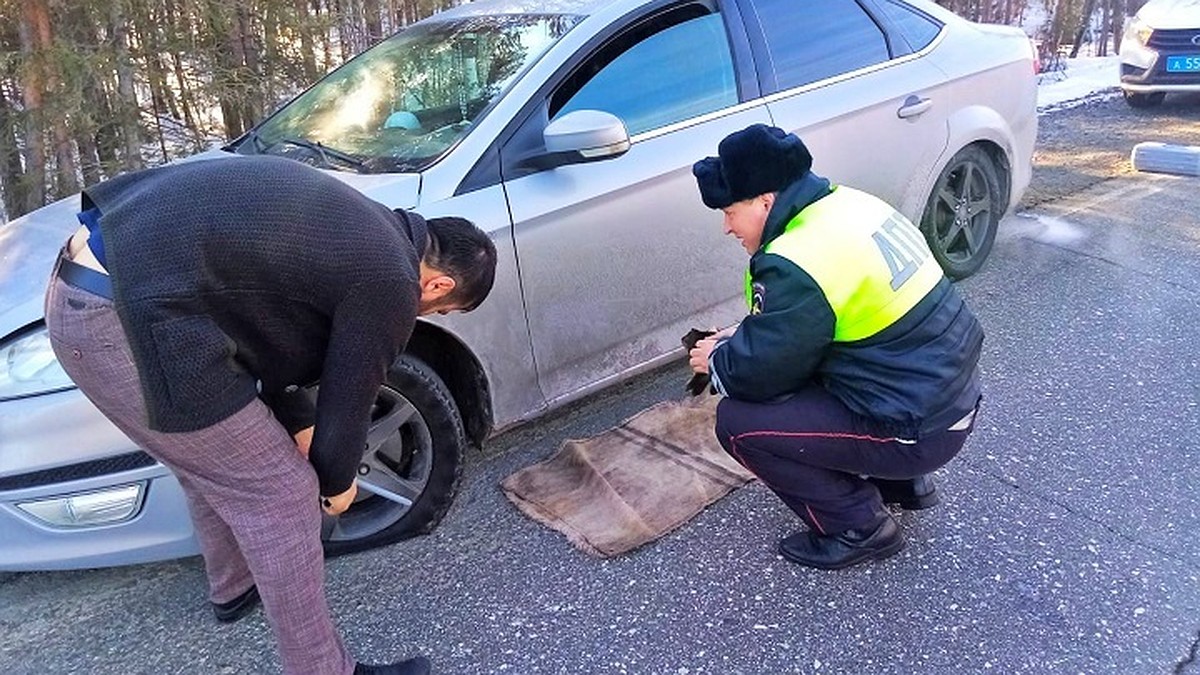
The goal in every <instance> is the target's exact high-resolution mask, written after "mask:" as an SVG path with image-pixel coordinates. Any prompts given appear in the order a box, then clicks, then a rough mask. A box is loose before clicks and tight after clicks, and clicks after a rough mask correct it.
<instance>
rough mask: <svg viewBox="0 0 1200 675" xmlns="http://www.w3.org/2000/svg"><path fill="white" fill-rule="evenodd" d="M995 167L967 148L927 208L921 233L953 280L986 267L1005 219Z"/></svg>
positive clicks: (946, 171)
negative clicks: (984, 263) (1001, 223)
mask: <svg viewBox="0 0 1200 675" xmlns="http://www.w3.org/2000/svg"><path fill="white" fill-rule="evenodd" d="M1001 185H1002V183H1001V181H1000V174H999V170H998V169H997V168H996V163H995V162H994V161H992V158H991V157H990V156H989V155H988V154H987V152H985V151H984V150H983V149H982V148H980V147H978V146H974V145H971V146H967V147H965V148H963V149H962V150H960V151H959V152H958V154H956V155H954V157H953V158H951V159H950V163H949V164H947V165H946V168H945V169H944V170H943V171H942V174H941V175H940V176H939V177H938V179H937V182H936V183H935V184H934V187H933V193H932V194H931V195H930V196H929V201H928V202H927V203H926V205H925V214H924V216H923V217H922V218H921V231H922V232H923V233H924V234H925V240H926V241H927V242H928V243H929V248H930V250H931V251H933V257H934V258H935V259H936V260H937V261H938V264H940V265H941V266H942V270H944V271H945V273H946V276H948V277H950V278H951V279H963V278H965V277H969V276H971V275H972V274H974V273H975V272H977V271H979V268H980V267H981V266H982V265H983V261H984V260H986V259H987V257H988V254H989V253H991V251H992V244H993V242H995V240H996V229H997V227H998V226H999V224H1000V217H1001V216H1002V215H1003V214H1004V211H1005V208H1004V202H1003V199H1004V196H1003V192H1002V189H1001Z"/></svg>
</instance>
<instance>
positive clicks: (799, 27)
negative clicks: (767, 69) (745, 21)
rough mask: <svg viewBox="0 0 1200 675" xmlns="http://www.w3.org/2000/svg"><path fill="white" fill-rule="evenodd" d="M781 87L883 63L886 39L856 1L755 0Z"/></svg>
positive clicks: (776, 80)
mask: <svg viewBox="0 0 1200 675" xmlns="http://www.w3.org/2000/svg"><path fill="white" fill-rule="evenodd" d="M754 6H755V10H756V12H757V14H758V20H759V24H760V25H761V26H762V32H763V37H764V39H765V40H766V46H767V52H768V54H769V55H770V57H771V65H772V67H773V69H774V80H775V83H776V88H777V89H778V90H784V89H791V88H793V87H799V86H803V85H806V84H809V83H811V82H817V81H818V80H824V79H826V78H830V77H835V76H837V75H841V74H842V73H848V72H850V71H852V70H858V69H859V68H864V67H866V66H870V65H874V64H876V63H882V62H884V61H887V60H888V58H889V55H888V47H887V41H886V40H885V39H884V37H883V31H881V30H880V29H879V26H877V25H876V24H875V21H874V20H873V19H872V18H871V17H870V16H868V15H867V13H866V12H865V11H863V9H862V7H860V6H859V5H858V3H857V2H855V1H854V0H823V1H822V2H821V3H820V9H808V10H806V9H804V8H805V7H807V4H806V3H797V2H795V0H755V2H754Z"/></svg>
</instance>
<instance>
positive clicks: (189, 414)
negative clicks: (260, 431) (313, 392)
mask: <svg viewBox="0 0 1200 675" xmlns="http://www.w3.org/2000/svg"><path fill="white" fill-rule="evenodd" d="M93 207H94V208H97V209H99V212H100V214H101V215H100V229H101V231H102V234H103V245H104V257H105V264H106V266H107V268H108V271H109V274H110V276H111V277H112V285H113V295H114V304H115V307H116V310H117V313H118V315H119V316H120V318H121V322H122V324H123V325H124V327H125V331H126V333H127V335H128V338H129V341H130V346H131V347H132V350H133V354H134V358H135V360H136V362H137V366H138V372H139V374H140V377H141V381H142V389H143V391H144V393H145V398H146V406H147V408H148V412H149V420H148V423H149V426H150V428H152V429H156V430H159V431H165V432H182V431H193V430H197V429H202V428H205V427H208V426H211V425H213V424H215V423H217V422H219V421H221V420H223V419H225V418H226V417H228V416H230V415H232V414H233V413H235V412H237V411H238V410H240V409H241V408H243V407H244V406H245V405H247V404H248V403H249V402H250V401H251V400H253V399H254V397H255V396H260V395H261V398H262V399H263V400H264V401H265V402H266V403H267V404H268V405H269V406H270V407H271V408H272V410H273V411H274V412H275V414H276V417H277V418H279V420H280V422H281V423H282V424H283V425H284V426H285V427H286V428H287V429H288V431H289V432H292V433H294V432H295V431H297V430H299V429H301V428H303V427H306V426H309V425H312V424H313V423H314V422H315V424H316V430H315V432H316V433H315V437H314V439H313V443H312V446H311V449H310V455H309V457H310V460H311V462H312V464H313V466H314V468H315V469H316V473H317V477H318V480H319V482H320V489H321V494H325V495H335V494H339V493H341V492H343V491H345V490H346V489H348V488H349V487H350V483H351V482H352V480H353V478H354V474H355V468H356V467H357V465H358V463H359V461H360V460H361V457H362V452H363V448H364V444H365V442H366V435H367V428H368V426H369V414H370V412H369V411H370V408H371V405H372V404H373V402H374V400H375V397H376V395H377V393H378V390H379V386H380V384H381V383H382V381H383V379H384V376H385V373H386V370H387V368H388V367H389V365H390V364H391V363H392V361H393V360H394V359H395V358H396V356H397V354H398V353H399V351H400V349H401V348H402V347H403V346H404V344H405V343H406V342H407V341H408V338H409V336H410V335H411V333H412V330H413V327H414V324H415V321H416V315H417V311H418V307H419V298H420V290H419V263H420V259H421V255H422V254H423V252H424V250H425V246H426V236H427V234H426V229H425V223H424V220H422V219H421V218H420V217H419V216H417V215H415V214H404V213H397V212H393V211H392V210H390V209H388V208H387V207H385V206H383V205H382V204H379V203H377V202H374V201H372V200H371V199H368V198H367V197H365V196H363V195H362V194H361V193H359V192H357V191H355V190H354V189H353V188H351V187H349V186H348V185H346V184H345V183H343V182H341V181H339V180H337V179H336V178H334V177H332V176H329V175H327V174H324V173H322V172H321V171H318V170H316V169H313V168H311V167H308V166H305V165H303V164H300V163H298V162H295V161H292V160H288V159H283V158H277V157H246V158H231V159H223V160H212V161H194V162H185V163H182V164H176V165H170V166H165V167H161V168H158V169H152V170H148V171H142V172H138V173H132V174H128V175H125V176H120V177H118V178H115V179H113V180H110V181H106V182H104V183H100V184H98V185H95V186H92V187H89V188H87V189H86V190H85V191H84V194H83V208H84V210H85V211H87V210H89V209H92V208H93ZM318 379H319V380H320V392H319V398H318V401H317V405H316V408H315V411H314V410H313V408H312V405H311V403H309V402H308V401H307V399H305V398H304V396H303V392H302V391H297V387H303V386H304V385H308V384H311V383H313V382H315V381H316V380H318ZM260 389H261V393H260ZM214 451H218V449H214Z"/></svg>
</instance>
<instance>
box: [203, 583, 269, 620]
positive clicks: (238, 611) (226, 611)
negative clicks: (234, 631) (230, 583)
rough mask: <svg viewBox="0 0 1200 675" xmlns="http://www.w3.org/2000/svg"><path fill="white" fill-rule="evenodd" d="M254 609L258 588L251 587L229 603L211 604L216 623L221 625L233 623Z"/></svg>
mask: <svg viewBox="0 0 1200 675" xmlns="http://www.w3.org/2000/svg"><path fill="white" fill-rule="evenodd" d="M255 607H258V586H251V587H250V590H248V591H246V592H245V593H242V594H241V595H239V596H237V597H236V598H234V599H232V600H230V601H229V602H214V603H212V608H213V614H216V615H217V621H220V622H221V623H233V622H234V621H237V620H238V619H240V618H242V617H243V616H246V615H247V614H249V613H250V611H251V610H253V609H254V608H255Z"/></svg>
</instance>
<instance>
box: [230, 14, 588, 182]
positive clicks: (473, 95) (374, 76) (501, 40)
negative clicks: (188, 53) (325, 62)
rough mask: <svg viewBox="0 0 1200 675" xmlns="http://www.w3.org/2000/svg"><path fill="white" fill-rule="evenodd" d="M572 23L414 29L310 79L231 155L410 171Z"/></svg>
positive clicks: (496, 19) (460, 23)
mask: <svg viewBox="0 0 1200 675" xmlns="http://www.w3.org/2000/svg"><path fill="white" fill-rule="evenodd" d="M579 18H580V17H576V16H570V15H562V14H544V15H535V14H516V15H499V16H479V17H469V18H463V19H457V20H451V21H443V22H430V23H421V24H417V25H415V26H413V27H411V28H409V29H407V30H404V31H402V32H400V33H397V34H396V35H394V36H392V37H391V38H389V39H387V40H385V41H383V42H381V43H379V44H378V45H376V46H375V47H372V48H371V49H369V50H367V51H366V52H364V53H362V54H361V55H359V56H358V57H357V58H355V59H353V60H352V61H350V62H348V63H346V64H345V65H343V66H342V67H340V68H338V69H337V70H335V71H333V72H332V73H330V74H329V75H327V76H326V77H325V78H323V79H322V80H321V81H319V82H317V84H315V85H313V87H312V88H310V89H309V90H308V91H305V92H304V93H303V94H301V95H300V96H298V97H297V98H296V99H294V100H293V101H291V102H290V103H288V104H287V105H286V106H284V107H283V108H281V109H280V110H279V111H278V112H276V113H275V114H274V115H272V116H271V117H270V118H268V119H267V120H265V121H264V122H263V123H261V124H260V125H258V127H256V128H255V129H253V130H251V132H250V133H248V134H247V135H246V136H245V137H244V138H243V139H242V140H241V141H240V142H239V143H238V145H237V146H236V151H237V152H239V153H242V154H258V153H267V154H278V155H286V156H289V157H293V158H295V159H300V160H302V161H305V162H308V163H311V164H316V165H318V166H322V167H325V168H333V169H340V170H346V171H359V172H362V173H378V172H393V171H420V170H422V169H423V168H425V167H427V166H428V165H430V164H432V163H433V162H434V161H436V160H437V159H438V158H439V157H441V156H442V154H444V153H445V152H446V151H447V150H449V149H450V148H451V147H453V146H454V144H455V143H457V142H458V140H459V139H460V138H462V137H463V136H464V135H466V133H467V132H468V131H469V130H470V129H471V127H472V125H473V124H474V123H475V122H476V121H478V119H479V118H480V117H481V116H482V115H483V114H484V113H485V112H486V110H487V109H488V108H489V107H490V105H491V104H492V102H493V101H495V100H496V99H498V98H499V96H500V94H501V93H502V92H503V91H504V90H505V89H506V87H507V86H508V85H509V84H510V83H511V82H513V81H515V80H516V78H517V76H519V75H520V74H521V72H522V71H524V70H525V68H526V67H528V66H529V65H530V64H532V63H533V62H534V61H536V60H537V58H538V57H539V56H540V55H541V54H542V53H544V52H545V51H546V50H547V49H548V48H549V47H550V45H552V44H554V42H555V41H557V40H558V39H559V38H561V37H562V36H563V35H565V34H566V33H567V31H569V30H570V29H571V27H572V26H574V25H575V24H576V23H577V22H578V20H579Z"/></svg>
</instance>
